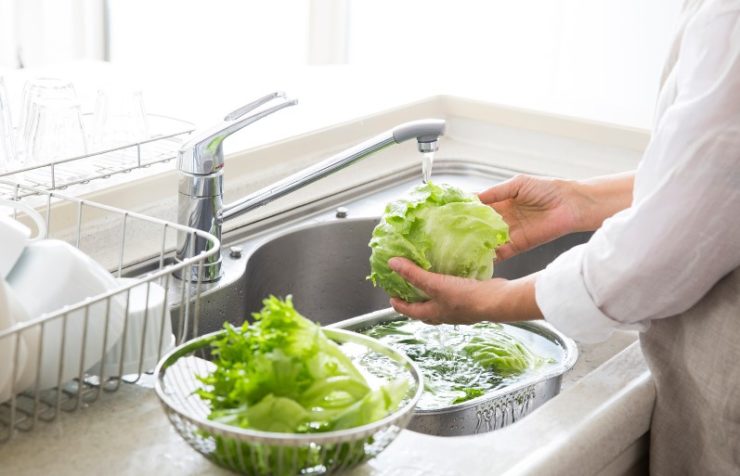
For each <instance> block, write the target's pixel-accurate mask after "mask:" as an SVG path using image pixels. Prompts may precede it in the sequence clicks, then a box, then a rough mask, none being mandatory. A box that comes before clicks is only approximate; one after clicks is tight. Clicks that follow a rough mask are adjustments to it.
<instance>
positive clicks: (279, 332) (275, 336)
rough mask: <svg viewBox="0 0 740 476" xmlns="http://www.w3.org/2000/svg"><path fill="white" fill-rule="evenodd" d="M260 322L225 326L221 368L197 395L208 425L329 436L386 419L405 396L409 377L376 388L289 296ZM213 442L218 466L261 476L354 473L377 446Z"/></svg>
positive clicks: (217, 348)
mask: <svg viewBox="0 0 740 476" xmlns="http://www.w3.org/2000/svg"><path fill="white" fill-rule="evenodd" d="M253 316H254V319H255V322H254V323H251V324H250V323H244V324H243V325H242V326H241V327H234V326H232V325H230V324H229V323H225V324H224V328H225V331H224V335H223V337H219V338H217V339H215V340H214V341H213V342H212V343H211V346H212V350H211V352H212V354H213V356H214V360H213V363H214V364H215V369H214V370H213V371H212V372H211V373H210V374H208V375H205V376H199V377H198V378H199V380H200V381H201V382H202V383H203V384H205V386H204V387H202V388H200V389H198V390H197V391H196V394H197V395H198V396H199V397H200V398H202V399H203V400H206V401H207V402H208V403H209V404H210V407H211V413H210V415H209V419H211V420H215V421H218V422H221V423H224V424H228V425H234V426H237V427H240V428H249V429H255V430H261V431H270V432H279V433H316V432H325V431H331V430H341V429H346V428H352V427H356V426H360V425H365V424H367V423H371V422H373V421H376V420H380V419H382V418H384V417H385V416H387V415H388V414H389V413H391V412H392V411H394V410H395V409H396V408H398V406H399V405H400V403H401V401H402V400H403V399H404V398H405V397H406V395H407V392H408V387H409V382H408V380H407V379H405V378H401V377H399V378H397V379H396V380H392V381H389V382H388V383H387V384H385V385H382V386H379V387H378V388H372V387H371V386H370V385H369V384H368V382H367V380H366V379H365V377H364V376H363V375H362V373H360V371H359V370H358V368H357V367H356V366H355V364H354V363H353V361H352V360H351V359H350V358H349V357H347V356H346V355H345V354H344V353H343V352H342V350H341V349H340V348H339V346H338V345H337V344H336V343H334V342H333V341H332V340H331V339H329V338H328V337H326V336H325V335H324V333H323V332H322V330H321V328H320V326H319V325H318V324H315V323H313V322H311V321H309V320H308V319H306V318H305V317H303V316H302V315H300V314H299V313H298V312H297V311H296V310H295V309H294V307H293V303H292V301H291V298H290V296H288V298H287V299H286V300H285V301H282V300H280V299H278V298H276V297H274V296H270V297H269V298H268V299H265V300H264V307H263V309H262V311H261V312H259V313H256V314H254V315H253ZM210 436H211V437H212V438H213V440H214V442H215V449H214V450H213V451H212V453H211V454H210V456H211V458H213V459H214V460H215V461H216V462H217V463H218V464H221V465H223V466H226V467H229V468H232V469H234V467H235V465H236V466H238V469H240V470H241V471H242V472H245V473H247V474H261V475H262V474H264V475H268V474H269V475H288V474H295V471H299V470H301V469H303V470H306V471H309V470H310V469H311V468H313V469H320V468H322V467H334V466H342V467H350V466H352V465H354V464H357V463H359V462H361V461H363V460H364V459H366V458H367V454H366V446H365V445H366V444H372V443H373V437H368V438H365V439H361V440H359V441H353V442H347V443H337V444H328V445H324V446H323V448H322V447H320V446H317V445H308V444H307V445H305V446H296V447H286V446H272V445H265V444H257V443H247V442H241V441H238V440H235V439H230V438H227V437H224V436H220V435H210ZM255 471H256V473H255Z"/></svg>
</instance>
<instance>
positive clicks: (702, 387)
mask: <svg viewBox="0 0 740 476" xmlns="http://www.w3.org/2000/svg"><path fill="white" fill-rule="evenodd" d="M652 132H653V133H652V136H651V140H650V143H649V144H648V147H647V148H646V150H645V152H644V155H643V157H642V160H641V162H640V164H639V167H638V168H637V170H636V171H635V172H634V173H624V174H619V175H614V176H608V177H599V178H595V179H590V180H585V181H571V180H561V179H551V178H536V177H532V176H517V177H514V178H513V179H511V180H508V181H506V182H503V183H501V184H499V185H496V186H493V187H492V188H490V189H488V190H486V191H484V192H482V193H480V194H479V197H480V199H481V201H482V202H484V203H487V204H489V205H491V206H492V207H493V208H494V209H495V210H497V211H498V212H499V213H500V214H501V215H502V216H503V217H504V219H505V220H506V222H507V223H508V224H509V226H510V236H511V241H510V243H509V244H508V245H506V246H504V247H502V248H500V249H499V250H498V258H499V259H506V258H508V257H511V256H514V255H516V254H517V253H521V252H523V251H525V250H527V249H530V248H532V247H535V246H537V245H540V244H542V243H545V242H547V241H550V240H552V239H555V238H557V237H559V236H562V235H565V234H567V233H571V232H575V231H585V230H595V232H594V234H593V235H592V237H591V238H590V240H589V241H588V242H587V243H585V244H583V245H580V246H576V247H574V248H572V249H570V250H569V251H567V252H565V253H563V254H562V255H560V256H559V257H558V258H557V259H555V260H554V261H553V262H552V263H551V264H550V265H549V266H547V268H546V269H544V270H542V271H540V272H539V273H536V274H533V275H530V276H525V277H522V278H520V279H515V280H504V279H500V278H493V279H490V280H487V281H474V280H467V279H463V278H457V277H452V276H443V275H438V274H435V273H432V272H429V271H425V270H423V269H421V268H419V267H417V266H416V265H414V264H413V263H412V262H410V261H408V260H406V259H403V258H392V259H391V260H390V261H389V265H390V266H391V268H392V269H393V270H394V271H395V272H397V273H399V274H400V275H401V276H403V277H404V278H405V279H407V280H408V281H409V282H410V283H412V284H413V285H415V286H416V287H418V288H420V289H421V290H423V291H424V292H425V293H426V294H427V295H428V296H429V297H430V299H429V300H428V301H426V302H421V303H407V302H404V301H401V300H399V299H392V300H391V305H392V306H393V307H394V308H395V309H396V310H397V311H398V312H400V313H402V314H404V315H407V316H409V317H412V318H416V319H421V320H423V321H426V322H429V323H432V324H438V323H471V322H476V321H480V320H496V321H518V320H526V319H533V318H544V319H546V320H547V321H549V322H550V323H551V324H552V325H554V326H555V327H556V328H558V329H560V330H561V331H563V332H564V333H566V334H569V335H570V336H572V337H574V338H576V339H579V340H582V341H592V342H594V341H599V340H603V339H606V338H608V337H609V335H610V333H611V332H613V330H614V329H617V328H630V329H637V330H639V331H641V332H640V341H641V347H642V350H643V354H644V356H645V359H646V361H647V364H648V366H649V368H650V370H651V373H652V375H653V380H654V382H655V387H656V402H655V407H654V411H653V417H652V422H651V446H650V470H651V473H653V474H660V475H664V474H665V475H675V474H712V475H717V474H740V364H738V362H740V1H738V0H707V1H696V0H694V1H689V2H687V4H686V6H685V9H684V15H683V17H682V24H681V28H679V32H678V34H677V36H676V39H675V41H674V42H673V45H672V47H671V51H670V54H669V58H668V61H667V62H666V68H665V69H664V73H663V78H662V85H661V90H660V93H659V97H658V102H657V108H656V116H655V122H654V124H653V131H652Z"/></svg>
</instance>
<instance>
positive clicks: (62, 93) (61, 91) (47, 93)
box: [18, 78, 77, 161]
mask: <svg viewBox="0 0 740 476" xmlns="http://www.w3.org/2000/svg"><path fill="white" fill-rule="evenodd" d="M57 99H59V100H67V101H77V92H76V91H75V87H74V85H73V84H72V83H71V82H69V81H66V80H64V79H59V78H36V79H33V80H30V81H28V82H27V83H26V84H25V86H24V88H23V103H22V106H21V112H20V120H19V122H18V124H19V126H18V147H19V149H20V150H21V151H22V152H24V153H25V159H26V161H28V159H29V157H30V154H29V152H30V147H29V145H30V143H31V140H30V136H31V133H32V128H33V126H34V122H33V121H34V120H35V118H36V116H35V114H36V111H35V104H36V103H37V102H38V101H41V100H57Z"/></svg>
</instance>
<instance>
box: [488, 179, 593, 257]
mask: <svg viewBox="0 0 740 476" xmlns="http://www.w3.org/2000/svg"><path fill="white" fill-rule="evenodd" d="M572 189H573V182H571V181H566V180H559V179H552V178H540V177H533V176H529V175H517V176H515V177H514V178H512V179H509V180H507V181H505V182H502V183H500V184H498V185H494V186H493V187H491V188H489V189H488V190H486V191H484V192H481V193H479V194H478V197H479V198H480V200H481V202H483V203H485V204H487V205H490V206H491V207H493V209H494V210H496V211H497V212H498V213H500V214H501V216H502V217H503V219H504V221H505V222H506V223H507V224H508V225H509V236H510V239H511V241H509V243H507V244H505V245H503V246H501V247H500V248H498V249H496V256H497V257H498V259H507V258H510V257H511V256H514V255H517V254H519V253H522V252H524V251H527V250H528V249H530V248H534V247H535V246H538V245H541V244H543V243H547V242H548V241H551V240H554V239H555V238H558V237H560V236H563V235H566V234H568V233H570V232H572V231H575V230H576V228H577V223H578V222H579V210H578V207H577V200H573V197H572V195H573V190H572Z"/></svg>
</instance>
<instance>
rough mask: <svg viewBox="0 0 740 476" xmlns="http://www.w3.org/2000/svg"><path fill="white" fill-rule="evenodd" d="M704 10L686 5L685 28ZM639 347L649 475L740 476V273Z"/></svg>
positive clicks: (670, 86)
mask: <svg viewBox="0 0 740 476" xmlns="http://www.w3.org/2000/svg"><path fill="white" fill-rule="evenodd" d="M702 3H704V2H703V0H688V1H687V2H686V4H685V6H684V16H683V18H682V24H683V25H682V26H685V25H686V22H687V21H688V20H689V19H690V18H691V17H692V16H693V15H694V14H695V13H696V11H697V10H698V9H699V8H700V7H701V5H702ZM682 35H683V27H682V28H679V31H678V34H677V35H676V38H675V40H674V42H673V46H672V48H671V51H670V53H669V55H668V60H667V62H666V67H665V69H664V73H663V84H662V91H661V97H660V99H659V101H658V105H657V112H658V117H660V115H661V114H662V112H663V111H665V109H666V108H667V107H668V106H670V104H671V103H672V102H673V100H674V99H675V95H676V89H675V80H674V78H673V70H674V66H675V64H676V61H677V58H678V57H679V56H680V42H681V37H682ZM738 246H740V243H738ZM640 342H641V344H642V351H643V354H644V355H645V359H646V360H647V363H648V366H649V367H650V370H651V372H652V374H653V379H654V381H655V388H656V395H657V397H656V402H655V409H654V410H653V419H652V423H651V430H650V434H651V438H650V440H651V441H650V472H651V474H654V475H659V476H663V475H666V476H673V475H683V474H689V475H694V474H697V475H737V476H740V269H737V270H735V271H734V272H732V273H730V274H729V275H727V276H725V277H724V278H723V279H722V280H720V281H719V282H718V283H717V284H716V285H715V286H714V287H713V288H712V289H711V290H710V291H709V293H707V294H706V295H705V296H704V297H703V298H702V299H701V300H700V301H699V302H698V303H697V304H695V305H694V306H693V307H692V308H691V309H689V310H688V311H686V312H684V313H683V314H680V315H678V316H674V317H669V318H666V319H658V320H654V321H653V322H652V325H651V327H650V329H649V330H648V331H647V332H645V333H643V334H642V335H641V336H640Z"/></svg>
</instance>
